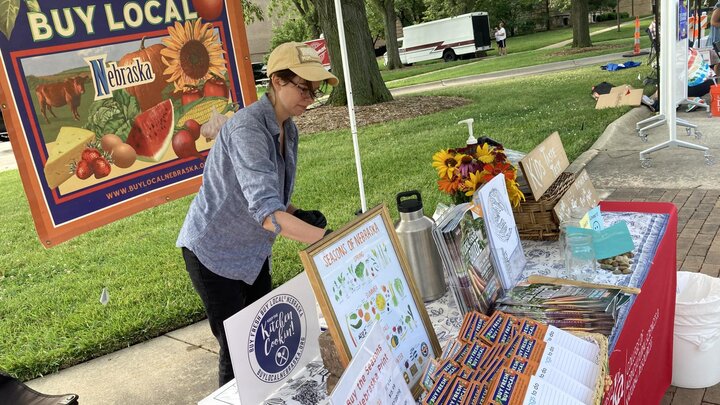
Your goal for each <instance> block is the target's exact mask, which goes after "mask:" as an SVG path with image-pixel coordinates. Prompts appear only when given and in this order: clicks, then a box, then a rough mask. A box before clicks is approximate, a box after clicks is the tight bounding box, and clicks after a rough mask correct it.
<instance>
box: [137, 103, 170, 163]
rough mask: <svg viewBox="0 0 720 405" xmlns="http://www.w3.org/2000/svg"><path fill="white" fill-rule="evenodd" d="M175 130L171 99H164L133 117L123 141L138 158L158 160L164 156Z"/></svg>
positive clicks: (150, 160) (149, 160)
mask: <svg viewBox="0 0 720 405" xmlns="http://www.w3.org/2000/svg"><path fill="white" fill-rule="evenodd" d="M174 130H175V111H174V110H173V105H172V101H170V100H165V101H162V102H160V103H158V104H156V105H155V106H154V107H151V108H150V109H148V110H147V111H145V112H143V113H140V114H139V115H138V116H137V117H135V121H134V122H133V125H132V128H131V129H130V134H129V135H128V137H127V141H125V142H126V143H127V144H128V145H130V146H132V147H133V149H135V152H137V157H138V159H140V160H144V161H147V162H159V161H160V159H162V158H163V156H165V152H167V149H168V146H170V142H171V141H172V135H173V131H174Z"/></svg>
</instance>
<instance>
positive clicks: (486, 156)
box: [477, 143, 495, 163]
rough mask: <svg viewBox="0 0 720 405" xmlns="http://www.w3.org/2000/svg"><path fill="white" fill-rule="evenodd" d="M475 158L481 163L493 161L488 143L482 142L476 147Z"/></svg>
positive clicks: (493, 157) (493, 156)
mask: <svg viewBox="0 0 720 405" xmlns="http://www.w3.org/2000/svg"><path fill="white" fill-rule="evenodd" d="M477 160H479V161H481V162H483V163H492V162H494V161H495V155H494V154H493V152H492V149H490V145H488V144H486V143H484V144H482V145H481V146H478V147H477Z"/></svg>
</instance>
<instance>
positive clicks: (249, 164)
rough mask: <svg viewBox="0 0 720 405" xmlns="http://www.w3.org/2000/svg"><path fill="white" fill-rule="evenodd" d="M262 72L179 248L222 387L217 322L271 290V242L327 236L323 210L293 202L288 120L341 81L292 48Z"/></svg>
mask: <svg viewBox="0 0 720 405" xmlns="http://www.w3.org/2000/svg"><path fill="white" fill-rule="evenodd" d="M267 75H268V77H269V78H270V82H269V84H268V87H267V93H266V94H265V95H264V96H263V97H262V98H261V99H260V100H258V101H257V102H256V103H254V104H252V105H250V106H247V107H246V108H243V109H241V110H240V111H238V112H237V113H236V114H235V115H234V116H233V117H232V118H230V119H229V120H228V122H227V123H226V124H225V125H224V126H223V127H222V129H221V130H220V132H219V134H218V136H217V138H216V142H215V145H214V146H213V147H212V149H210V153H209V155H208V157H207V161H206V162H205V169H204V172H203V182H202V186H201V187H200V191H199V192H198V194H197V195H196V196H195V198H194V199H193V201H192V203H191V204H190V208H189V210H188V213H187V216H186V218H185V223H184V224H183V226H182V229H181V230H180V234H179V236H178V239H177V243H176V245H177V247H180V248H182V254H183V258H184V260H185V266H186V269H187V272H188V274H189V276H190V280H191V281H192V284H193V287H194V288H195V291H197V293H198V295H199V296H200V298H201V300H202V302H203V305H204V307H205V312H206V314H207V317H208V321H209V323H210V329H211V330H212V333H213V335H215V338H216V339H217V340H218V343H219V344H220V360H219V384H220V386H222V385H224V384H225V383H227V382H228V381H230V380H232V379H233V377H234V374H233V369H232V365H231V363H230V354H229V351H228V344H227V341H226V338H225V329H224V327H223V321H225V319H227V318H229V317H230V316H232V315H234V314H235V313H237V312H238V311H240V310H241V309H243V308H245V307H246V306H247V305H250V304H251V303H253V302H254V301H255V300H257V299H258V298H260V297H262V296H263V295H265V294H267V293H268V292H270V290H271V289H272V280H271V272H270V262H271V261H270V254H271V249H272V245H273V242H274V241H275V238H276V237H277V236H278V235H282V236H284V237H286V238H290V239H293V240H296V241H299V242H303V243H314V242H317V241H318V240H320V239H322V238H323V236H324V235H325V234H326V233H328V232H329V230H325V229H323V228H325V226H326V225H327V221H326V219H325V216H324V215H323V214H322V213H321V212H319V211H303V210H300V209H298V208H296V207H294V206H293V205H292V204H291V203H290V197H291V196H292V192H293V187H294V184H295V174H296V164H297V151H298V130H297V127H296V126H295V123H294V122H293V119H292V118H293V117H296V116H299V115H301V114H302V113H304V112H305V110H306V109H307V108H308V106H309V105H310V104H312V103H313V102H314V101H315V99H316V98H317V97H318V96H319V95H321V94H322V92H321V91H320V89H321V87H322V86H324V85H325V84H329V85H331V86H336V85H337V83H338V79H337V78H336V77H335V76H333V75H332V74H331V73H329V72H328V71H327V70H325V68H323V66H322V64H321V62H320V58H319V56H318V54H317V52H315V50H313V49H312V48H310V47H309V46H307V45H305V44H302V43H297V42H289V43H285V44H282V45H280V46H278V47H277V48H275V50H273V51H272V53H271V54H270V57H269V59H268V64H267Z"/></svg>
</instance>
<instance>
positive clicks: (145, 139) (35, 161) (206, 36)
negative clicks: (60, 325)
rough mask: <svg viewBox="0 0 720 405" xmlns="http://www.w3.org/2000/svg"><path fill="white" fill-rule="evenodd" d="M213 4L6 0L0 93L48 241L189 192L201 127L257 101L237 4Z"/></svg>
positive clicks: (204, 144) (196, 180)
mask: <svg viewBox="0 0 720 405" xmlns="http://www.w3.org/2000/svg"><path fill="white" fill-rule="evenodd" d="M214 3H215V4H216V5H217V7H212V8H209V7H208V6H207V5H206V4H205V2H203V1H201V0H194V1H192V2H190V0H165V1H155V0H152V1H148V2H145V3H144V4H140V3H137V2H131V1H110V2H107V3H104V4H95V3H90V2H88V1H86V0H74V1H69V2H63V3H62V6H59V5H58V3H57V2H51V1H42V0H25V1H20V0H8V1H4V2H0V12H2V13H3V15H4V16H7V17H8V18H7V19H6V18H4V19H3V23H2V24H0V48H1V49H2V65H1V66H0V101H2V102H3V104H5V106H6V107H7V108H4V109H3V116H4V118H5V122H6V123H7V124H8V129H9V132H10V133H11V134H12V136H11V138H12V139H11V141H12V147H13V151H14V154H15V156H16V160H17V161H18V168H19V170H20V174H21V176H22V178H23V184H24V186H25V189H26V194H27V195H28V200H29V202H30V207H31V210H32V213H33V219H34V221H35V224H36V228H37V230H38V234H39V236H40V238H41V240H42V243H43V244H44V245H45V246H53V245H55V244H57V243H60V242H62V241H64V240H67V239H69V238H71V237H74V236H76V235H78V234H80V233H83V232H85V231H88V230H90V229H93V228H96V227H98V226H101V225H103V224H106V223H109V222H112V221H114V220H117V219H119V218H122V217H124V216H127V215H131V214H133V213H136V212H138V211H140V210H142V209H145V208H149V207H152V206H155V205H158V204H161V203H163V202H166V201H170V200H172V199H175V198H179V197H182V196H184V195H187V194H189V193H191V192H194V191H196V190H197V188H198V187H199V184H200V180H201V176H202V171H203V166H204V160H205V158H206V157H207V155H208V153H209V151H210V149H211V148H212V145H213V143H214V136H212V135H208V134H209V132H208V131H206V130H203V126H206V125H208V123H209V122H210V121H211V120H213V122H214V121H217V120H221V121H222V120H225V119H228V117H231V116H232V115H233V114H234V113H235V112H236V111H237V110H238V109H239V108H242V106H244V105H247V104H248V103H251V102H253V101H255V100H256V98H257V96H256V93H255V88H254V82H253V80H252V70H251V67H250V63H249V53H248V49H247V39H246V37H245V31H244V23H243V16H242V10H241V7H240V5H239V4H235V3H233V2H229V3H225V2H223V1H216V2H214ZM206 129H207V128H206ZM201 132H202V133H203V134H205V135H208V136H200V134H201Z"/></svg>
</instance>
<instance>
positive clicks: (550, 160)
mask: <svg viewBox="0 0 720 405" xmlns="http://www.w3.org/2000/svg"><path fill="white" fill-rule="evenodd" d="M568 166H570V161H568V158H567V154H566V153H565V148H563V145H562V141H561V140H560V134H558V133H557V132H553V133H552V134H550V136H548V137H547V138H545V140H544V141H542V142H541V143H540V144H539V145H538V146H536V147H535V149H533V150H532V151H530V153H528V154H527V155H525V157H524V158H522V159H521V160H520V169H522V171H523V174H524V175H525V179H527V182H528V185H529V186H530V190H532V194H533V197H534V198H535V200H536V201H537V200H539V199H540V197H541V196H542V195H543V193H545V191H546V190H547V189H548V188H550V186H551V185H552V184H553V182H554V181H555V179H557V178H558V176H559V175H560V173H562V172H563V171H564V170H565V169H567V167H568Z"/></svg>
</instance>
